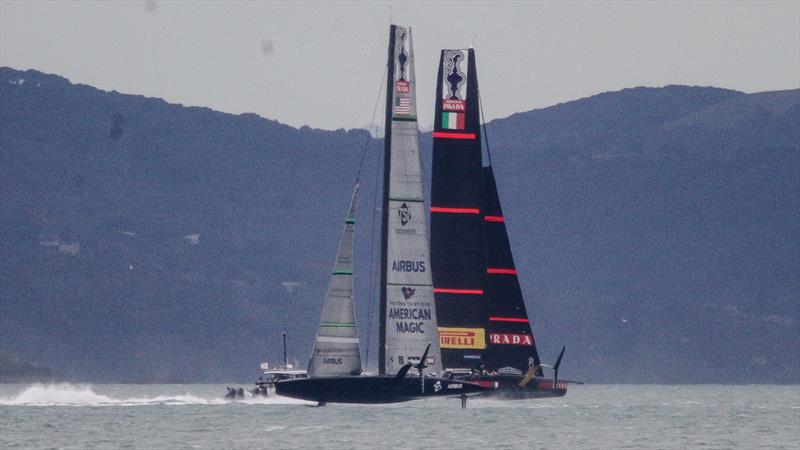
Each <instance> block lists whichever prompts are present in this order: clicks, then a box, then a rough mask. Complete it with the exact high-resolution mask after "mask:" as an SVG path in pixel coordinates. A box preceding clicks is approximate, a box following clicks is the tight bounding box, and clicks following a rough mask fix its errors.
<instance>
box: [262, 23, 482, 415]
mask: <svg viewBox="0 0 800 450" xmlns="http://www.w3.org/2000/svg"><path fill="white" fill-rule="evenodd" d="M387 73H388V78H387V89H386V93H387V95H386V134H385V139H384V146H385V147H384V179H383V203H382V213H381V223H382V226H381V282H380V286H381V295H380V314H381V317H380V322H379V323H380V336H379V341H380V342H379V349H380V356H379V366H380V367H379V374H378V375H362V366H361V356H360V353H359V340H358V335H357V333H356V330H357V327H356V319H355V308H354V305H353V261H352V257H353V236H354V227H355V207H356V199H357V189H358V183H357V182H356V186H355V188H354V191H353V198H352V200H351V202H350V209H349V212H348V215H347V220H346V221H345V226H344V231H343V232H342V237H341V240H340V242H339V250H338V252H337V256H336V263H335V264H334V268H333V272H332V275H331V280H330V284H329V286H328V293H327V295H326V299H325V303H324V305H323V309H322V317H321V320H320V324H319V328H318V331H317V336H316V339H315V345H314V351H313V353H312V357H311V362H310V363H309V368H308V378H305V379H296V380H287V381H281V382H278V383H276V385H275V389H276V392H277V393H278V394H279V395H284V396H288V397H294V398H300V399H303V400H312V401H317V402H319V403H320V404H324V403H327V402H339V403H392V402H403V401H408V400H415V399H418V398H423V397H431V396H455V397H460V398H461V402H462V403H461V405H462V407H463V406H465V405H466V398H467V395H468V394H475V393H479V392H483V391H485V390H487V389H492V388H493V386H494V383H491V382H488V383H483V384H481V383H477V382H471V381H468V380H463V379H455V378H443V377H440V376H437V375H436V373H439V374H441V373H442V359H441V353H440V350H439V341H438V339H437V334H436V330H437V322H436V305H435V304H434V294H433V283H432V280H431V272H430V266H431V265H430V259H429V250H428V239H427V236H428V232H427V224H426V220H425V209H424V208H425V207H424V205H425V202H424V197H423V189H422V174H421V169H420V160H419V139H418V133H419V131H418V127H417V116H416V80H415V78H414V53H413V48H412V45H411V29H410V28H408V27H399V26H395V25H392V26H391V28H390V33H389V58H388V72H387ZM412 367H413V368H416V369H417V373H416V375H417V376H409V375H411V374H409V371H410V370H411V368H412ZM426 369H427V370H428V371H427V372H425V370H426Z"/></svg>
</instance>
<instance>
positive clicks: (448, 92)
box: [442, 50, 467, 130]
mask: <svg viewBox="0 0 800 450" xmlns="http://www.w3.org/2000/svg"><path fill="white" fill-rule="evenodd" d="M463 60H464V52H463V51H462V50H446V51H445V53H444V70H443V72H442V77H443V78H442V129H443V130H463V129H464V118H465V113H466V111H467V103H466V95H464V93H463V91H465V90H466V88H465V86H466V80H467V78H466V77H465V76H464V72H463V71H462V70H461V61H463Z"/></svg>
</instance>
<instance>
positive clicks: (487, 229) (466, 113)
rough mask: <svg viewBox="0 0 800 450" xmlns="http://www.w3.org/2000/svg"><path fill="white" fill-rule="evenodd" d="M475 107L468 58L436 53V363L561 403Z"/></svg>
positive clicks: (518, 393)
mask: <svg viewBox="0 0 800 450" xmlns="http://www.w3.org/2000/svg"><path fill="white" fill-rule="evenodd" d="M479 101H480V98H479V90H478V81H477V71H476V67H475V51H474V50H473V49H469V50H459V49H456V50H442V53H441V60H440V64H439V77H438V81H437V88H436V116H435V121H434V131H433V170H432V172H433V175H432V186H431V262H432V264H433V281H434V293H435V298H436V310H437V316H438V320H439V339H440V347H441V349H442V358H443V363H444V366H445V369H448V370H452V371H455V372H458V371H461V372H462V373H463V372H465V371H471V373H472V375H471V378H472V379H475V380H479V381H492V382H497V383H498V384H499V389H498V390H497V391H496V392H498V393H502V394H503V395H508V396H510V397H513V398H526V397H545V396H557V395H564V394H565V393H566V384H565V383H557V382H556V380H548V379H544V378H542V375H543V373H542V369H541V367H542V365H541V362H540V360H539V355H538V352H537V350H536V343H535V341H534V338H533V333H532V331H531V325H530V321H529V318H528V313H527V310H526V308H525V301H524V299H523V296H522V290H521V288H520V284H519V280H518V278H517V270H516V267H515V265H514V259H513V256H512V253H511V246H510V244H509V239H508V234H507V232H506V227H505V218H504V217H503V212H502V208H501V205H500V197H499V195H498V193H497V185H496V183H495V178H494V173H493V171H492V166H491V163H490V161H487V162H486V164H487V165H486V166H484V162H483V151H482V149H481V128H480V103H479ZM487 159H488V158H487ZM559 361H560V359H559ZM526 374H527V376H525V375H526Z"/></svg>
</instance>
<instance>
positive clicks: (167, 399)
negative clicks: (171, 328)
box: [0, 383, 306, 406]
mask: <svg viewBox="0 0 800 450" xmlns="http://www.w3.org/2000/svg"><path fill="white" fill-rule="evenodd" d="M229 403H231V402H230V401H228V400H225V399H223V398H221V396H220V397H214V398H208V397H202V396H198V395H194V394H192V393H189V392H186V393H184V394H176V395H172V394H170V395H157V396H152V397H126V398H115V397H114V396H111V395H103V394H98V393H97V392H95V391H94V389H93V388H92V386H91V385H76V384H70V383H61V384H34V385H31V386H28V387H26V388H25V389H23V390H22V391H21V392H19V393H18V394H14V395H9V396H0V406H148V405H226V404H229ZM236 403H243V404H251V405H252V404H265V405H269V404H305V403H306V402H303V401H299V400H294V399H288V398H283V397H258V396H251V397H246V398H244V399H241V400H237V401H236Z"/></svg>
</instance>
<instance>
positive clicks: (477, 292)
mask: <svg viewBox="0 0 800 450" xmlns="http://www.w3.org/2000/svg"><path fill="white" fill-rule="evenodd" d="M433 292H434V293H436V294H472V295H483V289H447V288H433Z"/></svg>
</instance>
